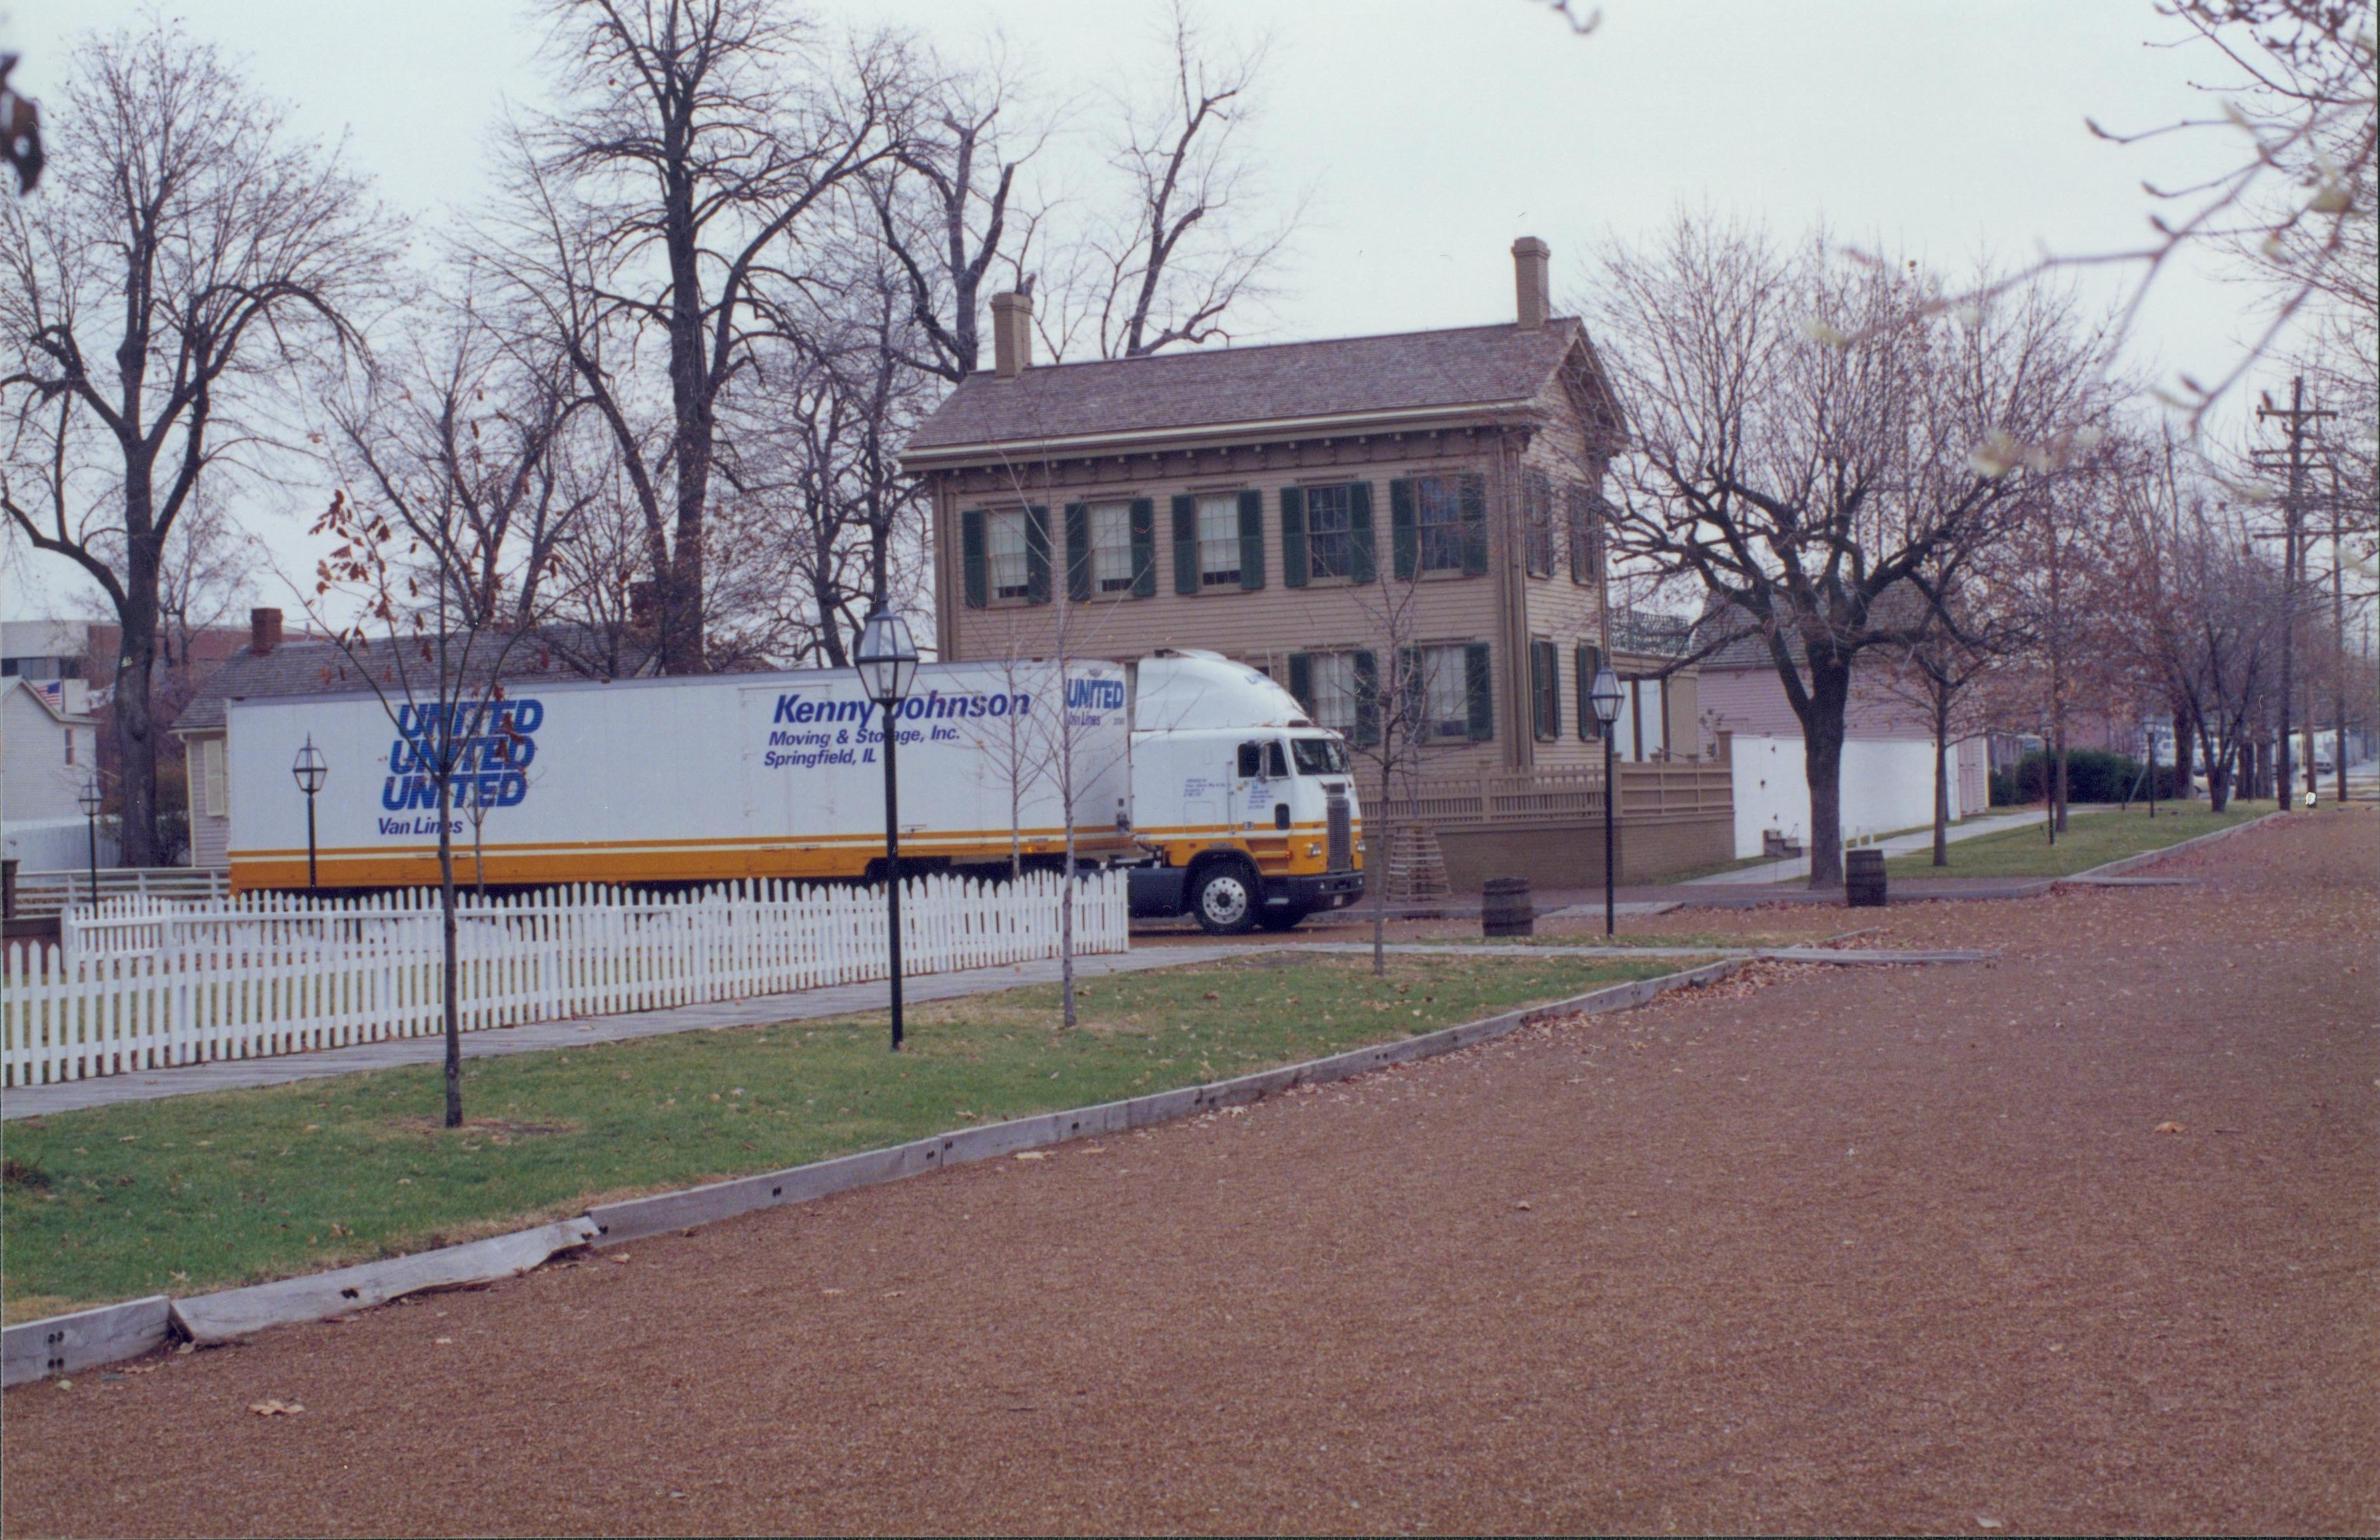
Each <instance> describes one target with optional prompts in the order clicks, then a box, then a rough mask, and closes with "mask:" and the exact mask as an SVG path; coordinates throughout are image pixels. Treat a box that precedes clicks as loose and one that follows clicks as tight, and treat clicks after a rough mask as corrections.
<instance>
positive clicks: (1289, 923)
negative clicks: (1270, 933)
mask: <svg viewBox="0 0 2380 1540" xmlns="http://www.w3.org/2000/svg"><path fill="white" fill-rule="evenodd" d="M1304 918H1305V910H1303V909H1300V908H1299V907H1298V906H1297V905H1295V904H1291V905H1289V906H1288V907H1287V908H1284V909H1274V908H1270V907H1268V908H1266V910H1265V911H1264V912H1263V913H1262V914H1260V915H1258V916H1257V924H1258V925H1260V926H1263V927H1264V928H1266V929H1267V930H1294V929H1296V928H1297V922H1298V921H1300V920H1302V919H1304Z"/></svg>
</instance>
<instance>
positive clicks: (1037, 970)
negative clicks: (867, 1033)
mask: <svg viewBox="0 0 2380 1540" xmlns="http://www.w3.org/2000/svg"><path fill="white" fill-rule="evenodd" d="M1250 950H1251V948H1249V947H1247V946H1245V945H1239V944H1232V943H1218V944H1214V945H1208V946H1196V945H1193V946H1175V947H1164V948H1151V949H1149V950H1148V951H1146V952H1131V953H1127V954H1125V955H1123V956H1108V957H1077V958H1076V959H1075V976H1077V977H1080V978H1098V977H1100V976H1103V975H1107V974H1117V973H1137V972H1139V971H1141V970H1142V969H1145V968H1178V967H1182V966H1184V965H1185V964H1191V963H1209V962H1213V961H1215V960H1217V959H1218V958H1223V957H1232V956H1236V955H1238V954H1239V953H1241V952H1247V951H1250ZM1057 981H1058V964H1057V963H1055V962H1054V961H1052V962H1047V963H1016V964H1003V965H1002V966H1000V967H994V968H970V969H968V970H966V971H965V972H961V973H941V974H928V975H925V976H922V977H916V978H912V979H910V980H909V981H908V989H907V992H906V995H905V999H907V1000H909V1001H910V1002H911V1003H923V1002H925V1001H927V1000H956V999H959V998H960V997H962V996H965V995H985V994H992V993H995V992H997V991H999V990H1002V989H1014V988H1017V987H1018V986H1020V985H1025V984H1054V983H1056V982H1057ZM884 1002H885V994H884V982H883V980H881V979H878V980H876V981H875V982H873V983H869V984H839V985H836V986H834V987H833V988H825V989H808V990H805V991H803V992H801V993H799V994H786V995H755V996H753V997H752V998H751V999H749V1000H719V1001H715V1002H713V1003H711V1004H708V1005H678V1006H672V1007H670V1008H668V1009H666V1010H662V1011H637V1012H631V1013H624V1014H621V1015H615V1016H577V1017H572V1018H570V1019H568V1020H564V1021H551V1022H533V1023H529V1024H528V1025H522V1026H508V1027H498V1028H494V1029H492V1030H486V1031H480V1032H466V1033H465V1034H463V1057H464V1058H466V1059H486V1058H492V1057H494V1056H496V1055H498V1054H506V1053H536V1052H539V1051H540V1050H542V1049H557V1048H583V1047H585V1046H586V1045H587V1044H589V1043H607V1042H622V1041H625V1040H626V1039H628V1038H631V1037H665V1036H667V1035H668V1034H670V1033H673V1032H701V1031H706V1030H708V1029H710V1028H712V1027H722V1026H764V1025H769V1024H770V1023H772V1022H786V1021H815V1020H817V1019H819V1018H820V1017H822V1016H842V1015H848V1014H850V1013H853V1012H855V1011H874V1010H879V1009H881V1008H882V1006H883V1005H884ZM445 1057H446V1041H445V1039H444V1038H443V1037H397V1038H392V1039H390V1040H389V1041H386V1042H379V1043H359V1044H358V1045H356V1046H355V1047H353V1048H335V1049H320V1050H318V1051H316V1052H313V1053H289V1054H281V1055H276V1056H275V1057H273V1058H270V1059H223V1060H217V1061H214V1062H212V1063H209V1064H190V1065H187V1066H185V1067H183V1068H180V1069H173V1070H151V1071H145V1072H140V1073H132V1074H111V1075H101V1076H98V1077H95V1078H93V1079H91V1080H67V1081H61V1082H59V1083H58V1084H56V1085H25V1086H12V1087H10V1088H9V1089H8V1090H6V1091H5V1092H0V1119H12V1118H33V1117H40V1116H42V1114H44V1113H49V1112H68V1111H73V1110H76V1109H78V1108H83V1107H111V1106H114V1105H115V1104H116V1103H118V1102H127V1101H154V1100H156V1099H158V1098H159V1097H179V1096H188V1095H191V1094H193V1093H195V1092H200V1091H230V1090H237V1089H239V1088H241V1087H243V1086H249V1085H288V1084H289V1083H290V1082H292V1081H297V1080H319V1079H322V1077H324V1076H326V1075H334V1074H355V1073H359V1072H361V1071H366V1070H393V1069H396V1068H399V1067H400V1066H403V1065H407V1064H436V1063H441V1062H443V1061H444V1060H445Z"/></svg>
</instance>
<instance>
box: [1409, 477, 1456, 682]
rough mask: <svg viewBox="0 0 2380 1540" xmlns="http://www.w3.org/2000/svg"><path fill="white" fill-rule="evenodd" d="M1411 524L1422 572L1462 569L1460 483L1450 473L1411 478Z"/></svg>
mask: <svg viewBox="0 0 2380 1540" xmlns="http://www.w3.org/2000/svg"><path fill="white" fill-rule="evenodd" d="M1414 524H1415V528H1416V529H1417V530H1418V531H1419V534H1420V537H1421V569H1422V570H1423V571H1424V572H1461V571H1462V570H1463V484H1462V483H1461V482H1460V481H1458V480H1457V479H1455V478H1453V477H1451V476H1425V477H1422V478H1420V479H1417V480H1415V482H1414ZM1458 650H1459V649H1458Z"/></svg>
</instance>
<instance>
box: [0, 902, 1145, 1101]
mask: <svg viewBox="0 0 2380 1540" xmlns="http://www.w3.org/2000/svg"><path fill="white" fill-rule="evenodd" d="M1064 891H1065V879H1063V878H1062V877H1059V876H1057V875H1055V874H1051V873H1032V874H1028V875H1026V876H1025V877H1023V878H1020V879H1016V880H1015V881H1012V882H1005V883H989V882H977V881H972V880H969V879H964V878H953V877H942V876H930V877H920V878H914V879H910V880H908V881H907V882H905V883H904V884H903V885H902V900H901V920H902V925H901V954H902V964H903V971H904V972H905V973H911V974H929V973H943V972H949V971H953V970H955V969H961V968H975V967H988V966H991V965H994V964H1006V963H1021V962H1029V961H1035V960H1038V959H1042V958H1048V957H1054V956H1056V955H1058V949H1059V944H1060V928H1061V922H1062V914H1061V906H1062V899H1063V895H1064ZM884 907H885V906H884V893H883V890H882V889H881V888H874V889H869V888H842V887H822V888H797V887H795V886H793V885H792V884H789V883H776V882H737V883H731V884H725V885H722V886H719V887H715V888H710V889H705V890H701V891H689V892H685V893H678V894H672V895H668V896H663V897H656V896H652V895H650V894H628V893H624V892H621V891H618V890H613V889H602V888H591V887H573V888H558V889H549V890H545V891H540V892H533V893H520V894H511V895H506V896H503V897H493V898H484V899H482V898H476V897H472V896H469V895H465V896H464V897H463V898H462V900H461V901H460V903H459V904H458V923H457V932H456V937H455V955H456V959H457V964H458V967H457V971H458V974H459V976H460V980H461V985H460V990H459V993H460V998H461V1021H462V1029H463V1030H464V1031H466V1032H476V1031H481V1030H484V1029H486V1028H489V1027H498V1026H511V1025H516V1024H519V1023H522V1022H533V1021H549V1020H553V1019H556V1018H560V1017H568V1016H582V1015H603V1014H609V1013H614V1012H621V1011H648V1010H654V1009H657V1008H660V1007H663V1006H672V1005H688V1004H694V1003H698V1002H701V1001H708V1000H737V999H743V998H746V997H748V996H752V995H762V994H774V993H779V992H783V991H786V990H793V989H809V988H820V987H821V986H824V985H830V984H849V983H859V982H864V981H866V980H868V979H874V978H882V977H883V976H885V973H886V964H885V953H886V949H885V939H886V926H885V915H884ZM1126 933H1127V921H1126V912H1125V897H1124V878H1123V873H1122V872H1104V873H1100V874H1098V875H1095V876H1091V877H1088V878H1086V879H1082V880H1080V881H1079V882H1078V883H1077V885H1076V889H1075V952H1076V953H1077V954H1078V955H1082V954H1090V953H1097V952H1123V951H1124V950H1125V949H1126V945H1127V941H1126ZM60 941H61V944H60V945H59V946H58V947H57V948H55V949H52V948H47V947H30V948H29V947H23V946H11V947H8V948H7V949H6V952H5V954H0V986H4V987H0V1084H5V1085H42V1084H47V1083H50V1082H55V1081H61V1080H79V1079H84V1078H87V1077H90V1076H93V1075H103V1074H124V1073H131V1072H135V1071H140V1070H152V1069H163V1068H166V1067H169V1066H173V1065H179V1064H192V1063H199V1062H202V1061H209V1060H217V1059H245V1058H255V1057H260V1056H262V1055H267V1054H276V1053H297V1052H303V1051H306V1050H309V1049H324V1048H338V1047H344V1046H346V1045H348V1044H352V1043H364V1042H375V1041H379V1040H381V1039H383V1038H390V1037H419V1036H423V1035H426V1034H432V1033H437V1032H440V1031H443V1030H444V1007H443V994H442V991H441V988H440V976H441V970H442V959H443V942H442V939H441V921H440V916H439V910H438V906H437V903H436V895H435V894H434V893H424V892H416V891H401V892H393V893H381V894H373V895H370V896H367V897H362V898H353V899H334V900H313V899H308V898H305V897H303V896H302V895H291V894H275V893H267V894H243V895H240V896H238V897H236V898H226V899H218V900H214V901H212V902H209V903H170V902H167V901H164V900H159V899H154V898H145V899H144V898H141V897H139V896H137V895H135V896H128V897H123V898H115V899H103V901H102V902H101V903H100V905H99V906H98V908H97V910H96V912H93V913H78V914H68V915H67V916H64V917H63V919H62V921H61V936H60Z"/></svg>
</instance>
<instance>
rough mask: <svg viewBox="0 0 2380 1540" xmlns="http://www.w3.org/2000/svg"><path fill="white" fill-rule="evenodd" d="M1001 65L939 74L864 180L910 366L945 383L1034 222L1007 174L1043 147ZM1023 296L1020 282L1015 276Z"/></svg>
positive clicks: (970, 356)
mask: <svg viewBox="0 0 2380 1540" xmlns="http://www.w3.org/2000/svg"><path fill="white" fill-rule="evenodd" d="M1019 94H1020V92H1019V90H1018V85H1017V81H1016V79H1015V77H1014V75H1013V74H1012V73H1011V72H1010V71H1009V70H1008V68H1007V67H1006V66H1005V63H1004V61H996V62H995V63H994V64H993V65H992V66H991V67H989V68H987V69H985V70H983V71H980V72H965V71H960V72H952V73H949V74H945V75H943V76H942V77H941V79H937V80H936V81H935V82H934V84H933V85H932V86H931V87H930V88H929V90H928V91H926V92H925V93H924V96H923V99H922V100H920V101H919V103H918V104H917V108H916V110H915V116H914V118H913V120H912V122H911V124H910V126H909V129H908V131H907V133H905V135H904V136H903V137H902V139H901V140H900V142H899V143H898V145H897V146H896V147H895V149H894V151H893V153H892V157H891V158H890V159H889V161H887V162H884V163H881V164H880V165H879V166H878V168H877V170H876V171H875V172H874V173H873V174H871V175H870V176H869V177H868V182H867V187H868V202H869V205H870V207H871V208H872V209H873V211H874V212H875V215H876V221H877V227H878V229H879V231H880V235H881V237H882V240H883V244H884V250H885V252H886V254H887V255H889V256H890V257H891V258H892V261H893V262H894V263H895V264H896V265H897V266H898V268H899V270H900V273H901V275H902V277H903V279H904V280H905V284H906V285H907V295H908V308H909V319H910V320H911V321H913V322H914V323H915V325H916V326H917V335H916V338H915V342H916V344H917V345H918V346H914V348H913V350H912V351H911V352H909V353H908V354H906V355H905V362H907V363H908V364H909V365H910V366H911V367H912V368H915V369H918V370H924V371H926V372H928V373H930V374H934V375H938V376H940V377H941V378H942V379H944V380H948V381H950V382H952V383H953V384H955V383H957V382H959V381H962V380H964V379H965V378H966V377H967V376H968V375H970V374H972V373H974V372H975V371H976V370H977V367H979V365H980V363H981V360H982V333H981V332H980V329H979V328H980V322H981V316H982V310H983V303H984V293H983V289H984V285H985V284H986V283H987V282H990V281H993V280H994V279H995V277H996V275H997V274H998V273H1000V272H1002V270H1003V269H1005V270H1006V271H1010V272H1017V271H1018V270H1019V269H1020V268H1021V264H1022V261H1023V253H1024V251H1025V250H1026V248H1027V246H1028V245H1029V244H1030V241H1031V238H1032V235H1033V231H1034V229H1035V228H1036V226H1037V224H1038V210H1035V209H1031V208H1026V207H1021V206H1020V205H1021V193H1020V189H1019V188H1018V187H1017V182H1016V176H1017V173H1018V172H1020V171H1022V170H1024V169H1025V166H1026V164H1027V163H1028V162H1030V161H1031V160H1032V159H1033V158H1034V157H1035V156H1036V155H1038V153H1039V152H1040V151H1041V149H1042V147H1043V146H1044V145H1045V144H1046V143H1047V142H1048V139H1049V130H1048V128H1047V127H1045V126H1043V125H1041V124H1039V123H1037V122H1034V121H1032V120H1030V119H1028V118H1026V117H1025V116H1024V113H1025V109H1024V108H1023V107H1021V106H1020V104H1019V103H1018V100H1017V99H1018V96H1019ZM1018 282H1019V285H1020V286H1021V287H1022V288H1024V289H1025V290H1026V292H1028V293H1029V292H1030V291H1031V284H1030V282H1029V281H1028V280H1025V279H1023V278H1022V277H1020V278H1019V280H1018Z"/></svg>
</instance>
